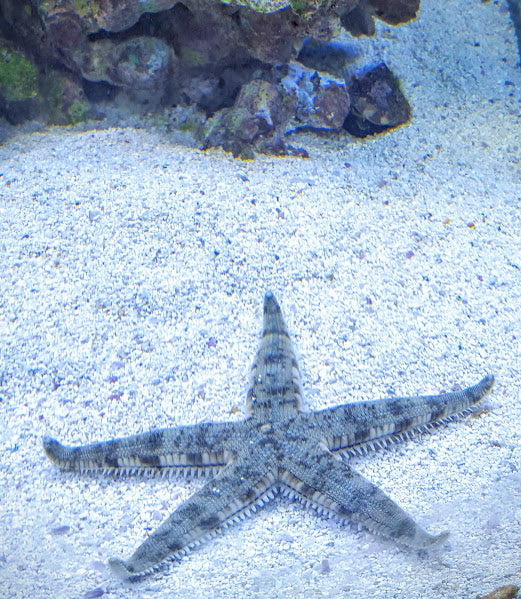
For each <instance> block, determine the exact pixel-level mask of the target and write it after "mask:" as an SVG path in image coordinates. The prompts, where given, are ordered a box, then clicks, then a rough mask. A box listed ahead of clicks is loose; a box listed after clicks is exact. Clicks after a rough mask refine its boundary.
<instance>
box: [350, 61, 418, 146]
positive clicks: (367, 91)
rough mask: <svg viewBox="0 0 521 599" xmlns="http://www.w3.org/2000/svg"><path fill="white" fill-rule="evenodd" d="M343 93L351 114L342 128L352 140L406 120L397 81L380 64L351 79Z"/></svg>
mask: <svg viewBox="0 0 521 599" xmlns="http://www.w3.org/2000/svg"><path fill="white" fill-rule="evenodd" d="M347 90H348V93H349V97H350V98H351V113H350V114H349V116H348V118H347V119H346V122H345V123H344V128H345V129H346V130H347V131H349V132H350V133H351V134H352V135H355V136H356V137H365V136H366V135H371V134H374V133H379V132H381V131H384V130H386V129H390V128H392V127H397V126H398V125H403V124H404V123H406V122H407V121H408V120H409V118H410V114H411V110H410V107H409V104H408V103H407V100H406V99H405V97H404V95H403V94H402V91H401V90H400V86H399V84H398V80H397V79H396V77H394V75H393V74H392V73H391V71H390V70H389V69H388V68H387V66H386V65H385V64H383V63H382V64H380V65H378V66H376V67H373V68H371V69H369V70H366V71H365V72H363V73H362V74H360V75H357V76H354V77H352V78H351V81H350V82H349V84H348V86H347Z"/></svg>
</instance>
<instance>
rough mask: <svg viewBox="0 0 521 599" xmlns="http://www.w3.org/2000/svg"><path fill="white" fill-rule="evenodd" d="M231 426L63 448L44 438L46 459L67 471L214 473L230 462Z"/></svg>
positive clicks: (169, 431)
mask: <svg viewBox="0 0 521 599" xmlns="http://www.w3.org/2000/svg"><path fill="white" fill-rule="evenodd" d="M235 429H236V425H235V424H234V423H221V424H198V425H193V426H181V427H178V428H172V429H158V430H155V431H151V432H148V433H143V434H140V435H132V436H130V437H124V438H121V439H114V440H112V441H105V442H101V443H92V444H90V445H81V446H78V447H66V446H64V445H62V444H61V443H59V442H58V441H56V440H55V439H51V438H50V437H45V438H44V440H43V447H44V450H45V453H46V454H47V457H48V458H49V459H50V460H52V461H53V462H54V463H55V464H57V465H58V466H60V467H61V468H65V469H69V470H80V471H91V470H92V471H93V470H103V471H106V472H112V471H120V472H121V471H126V472H128V471H130V470H132V471H133V470H136V469H137V470H156V471H160V470H163V471H165V470H167V469H168V470H170V471H172V470H178V471H183V470H187V469H190V470H191V472H193V471H194V470H197V469H215V468H217V467H219V466H223V465H224V464H226V462H227V461H228V460H229V458H230V453H229V452H228V451H227V450H226V447H232V446H233V438H234V436H235Z"/></svg>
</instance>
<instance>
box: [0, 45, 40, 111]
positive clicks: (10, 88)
mask: <svg viewBox="0 0 521 599" xmlns="http://www.w3.org/2000/svg"><path fill="white" fill-rule="evenodd" d="M0 94H1V95H2V96H3V98H4V100H5V101H6V102H20V101H22V100H30V99H31V98H35V97H36V96H37V95H38V69H37V67H36V65H35V64H34V63H32V62H31V61H30V60H29V59H28V58H26V57H25V56H24V55H23V54H22V53H21V52H18V51H17V50H13V49H12V48H10V47H8V46H7V45H5V44H2V45H0Z"/></svg>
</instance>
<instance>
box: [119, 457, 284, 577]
mask: <svg viewBox="0 0 521 599" xmlns="http://www.w3.org/2000/svg"><path fill="white" fill-rule="evenodd" d="M275 481H276V477H275V475H274V474H273V473H272V472H270V471H269V470H267V469H266V467H265V466H264V464H263V463H262V461H261V460H249V461H247V462H246V461H245V460H242V461H238V462H235V461H233V462H231V463H229V464H228V465H227V466H226V467H225V468H224V469H223V470H221V472H220V473H219V475H218V476H216V477H215V478H214V479H212V480H210V481H208V483H207V484H206V485H205V486H204V487H203V488H202V489H200V490H199V491H198V492H197V493H195V494H194V495H192V497H190V498H189V499H187V500H186V501H185V502H184V503H182V504H181V505H180V506H179V507H178V508H177V510H176V511H175V512H174V513H173V514H172V515H171V516H170V517H169V518H168V519H167V520H166V521H165V522H164V523H163V524H162V525H161V526H160V527H159V528H158V529H157V530H156V531H154V532H153V533H152V534H151V535H150V537H149V538H148V539H147V540H146V541H145V542H144V543H143V544H142V545H140V546H139V547H138V549H137V550H136V551H135V553H134V554H133V555H132V556H131V557H130V559H128V560H127V561H123V560H120V559H111V560H110V561H109V565H110V567H111V569H112V571H113V572H114V574H116V576H118V577H119V578H121V579H123V580H130V581H134V580H136V579H139V578H140V577H141V576H142V575H144V574H147V573H149V572H151V571H152V570H154V569H156V568H157V566H158V565H159V564H160V563H161V562H163V561H164V560H166V559H167V558H174V559H175V558H180V557H181V556H182V555H184V554H186V553H187V552H188V550H189V549H192V548H193V547H195V546H196V545H198V544H199V543H200V542H201V541H202V540H203V539H204V538H206V537H208V536H210V535H212V534H213V533H215V532H216V531H217V530H218V529H219V528H220V527H221V526H222V525H226V524H229V523H232V522H235V521H237V520H241V519H243V518H244V517H245V516H247V515H249V514H250V513H251V512H253V511H255V510H256V508H257V507H260V506H261V505H263V504H264V503H265V502H266V501H268V499H270V498H271V497H273V496H274V493H273V491H271V492H270V489H271V487H272V486H273V484H274V483H275Z"/></svg>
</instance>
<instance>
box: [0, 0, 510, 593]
mask: <svg viewBox="0 0 521 599" xmlns="http://www.w3.org/2000/svg"><path fill="white" fill-rule="evenodd" d="M380 35H381V36H382V38H381V39H382V41H381V42H377V43H379V44H380V45H381V52H382V56H385V58H386V60H387V62H388V64H389V65H390V67H391V68H392V69H393V71H394V72H395V73H396V74H398V75H399V76H400V77H401V78H402V82H403V86H404V89H405V90H406V93H407V96H408V98H409V99H410V102H411V104H412V106H413V108H414V119H413V121H412V122H411V124H409V125H408V126H406V127H403V128H401V129H399V130H397V131H394V132H392V133H390V134H388V135H385V136H381V137H378V138H375V139H369V140H366V141H357V140H350V139H345V138H335V139H329V140H326V139H324V138H319V137H317V136H313V135H308V134H306V135H301V136H299V138H298V139H296V140H294V141H295V144H296V145H299V144H300V145H305V146H306V147H307V148H308V150H309V152H310V156H311V158H310V159H309V160H298V159H291V158H281V159H275V158H272V157H262V156H261V157H259V158H257V159H256V160H255V161H253V162H240V161H237V160H234V159H233V158H231V157H230V156H228V155H225V154H224V153H223V152H221V151H220V150H212V151H209V152H207V153H200V152H197V151H195V150H191V149H187V148H184V147H179V146H171V145H169V143H168V142H167V141H166V140H164V139H162V138H161V137H160V136H158V135H154V134H149V133H145V132H143V131H133V130H109V131H102V132H93V133H77V132H68V131H67V130H66V129H55V130H52V131H50V132H48V133H43V134H38V133H37V134H32V135H23V136H20V137H18V138H16V139H13V140H12V141H10V142H9V143H8V144H7V145H5V146H4V147H3V148H0V158H1V163H0V172H1V176H0V185H1V188H0V193H1V196H0V198H1V203H0V233H1V241H0V248H1V249H0V396H1V403H0V415H1V422H2V430H1V431H0V543H1V545H0V595H1V596H2V597H9V598H13V599H15V598H24V599H26V598H31V599H40V598H42V599H43V598H62V597H63V598H75V597H80V598H85V597H97V596H101V593H102V592H103V596H105V594H106V595H107V596H110V597H111V599H116V598H120V597H136V598H137V597H143V598H148V597H154V598H156V599H160V598H163V597H165V598H166V597H168V598H170V597H176V598H190V599H193V598H194V597H207V596H213V597H222V598H232V597H259V598H260V597H262V598H291V597H297V596H299V597H306V598H315V597H316V598H319V597H320V598H322V597H331V598H336V597H348V598H349V599H362V598H367V597H371V598H375V599H383V598H385V599H390V598H402V597H403V598H406V599H415V598H421V599H430V598H433V599H434V598H441V599H445V598H446V599H449V598H450V599H454V598H455V597H461V598H474V597H476V595H477V594H480V593H481V594H485V593H487V592H490V591H491V590H493V589H494V588H496V587H498V586H500V585H503V584H508V583H516V582H517V583H520V571H521V549H520V547H521V522H520V520H521V511H520V510H521V446H520V435H521V433H520V424H519V423H520V422H521V394H520V390H519V389H520V382H521V381H520V368H521V361H520V339H521V324H520V305H521V234H520V229H521V207H520V204H521V167H520V165H521V157H520V156H521V128H520V112H521V109H520V104H519V100H520V85H521V74H520V70H519V68H518V67H517V66H516V65H517V62H518V57H517V55H516V42H515V39H514V33H513V30H512V28H511V26H510V23H509V20H508V13H507V11H506V3H505V2H504V1H503V0H502V1H501V2H500V3H499V4H494V3H489V4H482V3H480V2H478V1H475V2H468V1H467V0H452V1H451V2H450V3H449V4H444V7H443V8H441V7H440V3H439V2H435V1H434V0H425V1H424V2H423V6H422V9H421V12H420V16H419V18H418V19H417V20H416V21H414V22H413V23H411V24H409V25H407V26H402V27H400V28H397V29H392V28H386V27H381V28H380ZM475 44H479V46H476V45H475ZM507 82H510V83H507ZM267 289H272V290H273V291H274V292H275V293H276V295H277V297H278V298H279V300H280V302H281V305H282V308H283V311H284V314H285V316H286V319H287V322H288V326H289V328H290V331H291V332H292V334H293V338H294V342H295V345H296V348H297V352H298V354H299V356H300V364H301V370H302V378H303V386H304V393H305V399H306V404H307V406H308V408H311V409H317V408H323V407H325V406H331V405H335V404H339V403H343V402H346V401H357V400H364V399H374V398H379V397H383V396H386V395H389V394H393V393H394V394H398V395H412V394H416V393H437V392H441V391H442V390H450V389H453V388H458V387H460V386H466V385H469V384H472V383H474V382H476V381H478V380H479V379H480V378H481V377H482V376H483V375H484V374H486V373H493V374H495V375H496V377H497V384H496V387H495V388H494V390H493V392H492V393H491V395H490V399H489V400H488V402H487V403H488V405H489V407H490V411H489V412H488V413H484V414H482V415H481V416H480V417H477V418H471V419H467V420H465V421H463V422H459V423H454V424H452V425H450V426H447V427H446V428H443V429H440V430H438V431H437V432H436V433H435V434H434V435H431V436H426V437H423V438H422V439H419V440H416V441H411V442H409V443H404V444H401V445H399V446H396V447H395V448H394V450H392V451H387V452H379V453H377V454H375V455H372V456H368V457H367V458H365V459H359V460H356V468H357V469H358V470H359V471H360V472H362V473H363V474H364V475H366V476H367V477H368V478H370V479H371V480H372V481H373V482H374V483H376V484H378V485H379V486H380V487H381V488H382V489H384V490H385V491H386V492H388V493H389V494H390V495H391V496H392V497H393V499H394V500H396V501H397V502H398V503H399V504H400V505H401V506H402V507H404V508H405V509H406V510H408V511H409V512H410V513H411V514H412V515H413V517H414V518H415V519H416V520H417V521H418V522H419V523H421V524H422V525H423V526H425V527H426V528H427V529H428V530H429V531H431V532H432V533H437V532H440V531H443V530H449V531H450V532H451V543H452V550H451V551H449V552H447V553H446V554H443V555H442V559H441V560H438V561H435V562H432V561H429V560H425V561H420V560H418V559H417V558H415V557H414V556H413V555H410V554H408V553H404V552H402V551H398V550H397V549H396V547H395V546H394V545H393V544H392V543H385V542H383V541H381V540H379V539H377V538H375V537H373V536H372V535H370V534H369V533H366V532H355V531H353V530H351V529H350V528H349V527H342V526H339V525H338V524H336V523H335V522H332V521H324V520H321V519H319V518H317V517H316V516H315V514H314V513H313V512H310V511H308V510H306V509H304V508H302V507H301V506H300V505H298V504H291V503H289V502H284V501H275V502H273V503H272V504H270V505H269V506H268V507H267V508H266V509H264V510H262V511H261V512H260V513H259V514H258V515H257V516H256V517H255V518H252V519H250V520H248V521H246V522H245V523H244V524H243V525H241V526H235V527H233V528H230V529H228V530H227V531H226V532H225V533H224V534H223V535H220V536H218V537H217V538H216V539H214V540H212V541H210V542H208V543H206V544H205V545H204V546H203V547H202V548H200V549H199V550H196V551H194V552H192V553H191V554H190V555H189V556H187V557H186V558H185V559H183V561H182V562H181V563H179V564H177V565H175V566H173V567H172V568H171V570H170V572H169V574H167V575H162V576H158V577H155V578H151V579H149V580H148V581H146V582H145V583H143V584H141V585H139V586H136V587H134V588H133V589H130V590H129V589H125V588H123V587H122V586H121V584H120V583H119V582H118V581H116V580H113V579H112V578H111V577H110V574H109V572H108V570H107V568H106V566H105V564H106V561H107V559H108V558H109V557H112V556H120V557H128V556H129V555H130V554H131V553H132V552H133V551H134V549H135V548H136V547H137V546H138V545H139V544H140V543H141V541H142V540H143V539H144V538H145V537H146V536H147V534H149V532H150V531H151V530H152V529H154V528H156V527H157V526H158V525H159V523H160V522H161V520H162V519H164V518H165V517H166V516H167V514H169V513H170V512H171V511H172V510H174V509H175V507H176V506H177V505H178V504H179V503H180V501H182V499H183V498H185V497H187V496H189V495H190V494H191V493H193V492H194V490H195V489H196V488H198V485H199V484H200V483H198V482H194V483H184V482H166V481H162V480H155V479H154V480H146V479H145V480H139V479H126V480H112V479H110V478H109V479H107V478H97V477H89V476H81V475H77V474H64V473H60V472H59V471H58V470H57V469H56V468H55V467H54V466H53V465H52V464H51V463H50V462H48V461H47V460H46V458H45V457H44V455H43V452H42V448H41V439H42V436H43V435H44V434H52V435H53V436H56V437H57V438H59V439H60V440H62V441H63V442H65V443H71V444H75V443H85V442H89V441H94V440H104V439H110V438H113V437H114V436H122V435H127V434H131V433H135V432H140V431H146V430H148V429H150V428H151V427H160V426H173V425H178V424H182V423H195V422H200V421H203V420H214V421H218V420H231V419H233V418H236V419H239V418H241V417H242V409H243V402H244V396H245V392H246V389H247V372H248V370H249V366H250V364H251V361H252V359H253V356H254V352H255V350H256V348H257V346H258V342H259V338H258V335H259V331H260V326H261V307H262V298H263V294H264V292H265V290H267ZM210 338H215V339H216V340H217V345H216V347H211V345H212V343H210V344H208V341H209V340H210ZM209 345H210V346H209ZM236 408H238V409H239V412H237V411H236V410H235V409H236ZM234 411H235V412H236V413H233V414H231V413H232V412H234ZM58 533H62V534H58ZM326 564H327V565H328V566H329V573H326V572H325V571H324V570H327V567H326Z"/></svg>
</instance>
